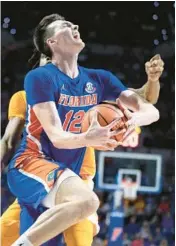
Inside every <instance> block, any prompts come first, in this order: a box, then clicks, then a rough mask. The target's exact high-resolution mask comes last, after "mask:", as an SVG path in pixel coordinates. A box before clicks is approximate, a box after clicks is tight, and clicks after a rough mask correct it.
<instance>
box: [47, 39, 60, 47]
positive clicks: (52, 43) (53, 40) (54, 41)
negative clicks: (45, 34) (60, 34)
mask: <svg viewBox="0 0 176 246" xmlns="http://www.w3.org/2000/svg"><path fill="white" fill-rule="evenodd" d="M56 42H57V40H55V39H53V38H48V39H47V40H46V43H47V45H48V46H49V47H52V46H53V45H54V44H55V43H56Z"/></svg>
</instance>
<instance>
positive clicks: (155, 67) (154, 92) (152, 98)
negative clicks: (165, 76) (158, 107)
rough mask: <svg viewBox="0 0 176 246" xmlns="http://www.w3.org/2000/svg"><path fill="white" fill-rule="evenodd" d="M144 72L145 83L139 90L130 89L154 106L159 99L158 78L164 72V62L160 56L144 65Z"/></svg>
mask: <svg viewBox="0 0 176 246" xmlns="http://www.w3.org/2000/svg"><path fill="white" fill-rule="evenodd" d="M145 70H146V73H147V76H148V81H147V83H146V84H145V85H144V86H142V87H141V88H139V89H132V88H131V89H130V90H132V91H134V92H135V93H137V94H138V95H139V96H141V97H143V98H144V99H145V100H147V101H148V102H150V103H152V104H155V103H157V101H158V98H159V92H160V82H159V78H160V76H161V75H162V72H163V70H164V62H163V60H162V59H161V57H160V55H155V56H154V57H152V58H151V59H150V61H149V62H146V63H145Z"/></svg>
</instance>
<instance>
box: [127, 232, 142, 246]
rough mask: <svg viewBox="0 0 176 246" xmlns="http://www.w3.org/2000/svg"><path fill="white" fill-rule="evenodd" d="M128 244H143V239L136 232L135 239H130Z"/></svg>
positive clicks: (136, 245)
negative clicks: (130, 241)
mask: <svg viewBox="0 0 176 246" xmlns="http://www.w3.org/2000/svg"><path fill="white" fill-rule="evenodd" d="M130 246H144V242H143V239H142V238H141V237H140V234H139V233H137V234H136V236H135V239H134V240H133V241H132V243H131V245H130Z"/></svg>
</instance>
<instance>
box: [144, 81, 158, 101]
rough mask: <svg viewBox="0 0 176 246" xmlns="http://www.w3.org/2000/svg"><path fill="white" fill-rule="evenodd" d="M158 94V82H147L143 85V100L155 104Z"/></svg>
mask: <svg viewBox="0 0 176 246" xmlns="http://www.w3.org/2000/svg"><path fill="white" fill-rule="evenodd" d="M159 92H160V82H159V80H158V81H154V82H153V81H151V80H148V81H147V83H146V84H145V92H144V95H145V99H146V100H147V101H148V102H150V103H152V104H156V103H157V101H158V98H159Z"/></svg>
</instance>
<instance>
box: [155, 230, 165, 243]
mask: <svg viewBox="0 0 176 246" xmlns="http://www.w3.org/2000/svg"><path fill="white" fill-rule="evenodd" d="M162 239H163V235H162V233H161V228H160V227H157V228H156V230H155V233H154V240H155V243H156V244H157V245H159V243H160V241H161V240H162Z"/></svg>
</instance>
